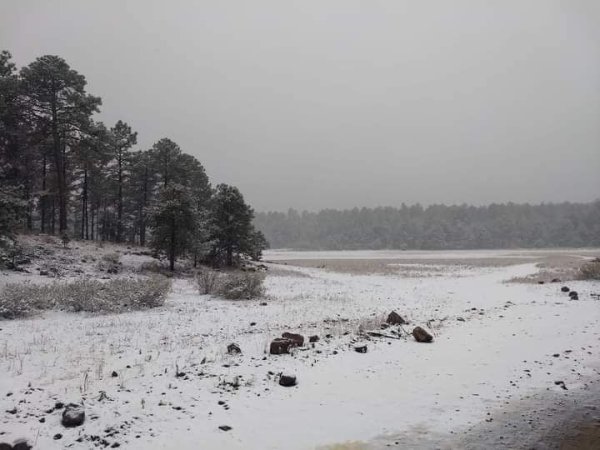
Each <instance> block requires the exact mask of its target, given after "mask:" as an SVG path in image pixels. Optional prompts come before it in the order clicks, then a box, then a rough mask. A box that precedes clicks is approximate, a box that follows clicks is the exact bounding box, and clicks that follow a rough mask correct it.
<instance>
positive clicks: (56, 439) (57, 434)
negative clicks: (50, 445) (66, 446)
mask: <svg viewBox="0 0 600 450" xmlns="http://www.w3.org/2000/svg"><path fill="white" fill-rule="evenodd" d="M59 439H62V434H60V433H56V434H55V435H54V440H55V441H58V440H59Z"/></svg>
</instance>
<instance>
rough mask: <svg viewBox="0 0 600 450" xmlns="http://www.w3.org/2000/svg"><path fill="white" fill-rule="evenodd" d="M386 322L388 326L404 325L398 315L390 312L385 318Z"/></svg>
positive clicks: (404, 322)
mask: <svg viewBox="0 0 600 450" xmlns="http://www.w3.org/2000/svg"><path fill="white" fill-rule="evenodd" d="M386 322H387V323H389V324H390V325H405V324H406V320H404V319H403V318H402V316H401V315H400V314H398V313H397V312H396V311H392V312H391V313H390V314H389V316H387V319H386Z"/></svg>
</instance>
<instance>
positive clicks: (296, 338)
mask: <svg viewBox="0 0 600 450" xmlns="http://www.w3.org/2000/svg"><path fill="white" fill-rule="evenodd" d="M281 337H283V338H285V339H288V340H290V341H292V344H293V345H295V346H297V347H302V346H303V345H304V336H302V335H301V334H294V333H283V334H282V335H281Z"/></svg>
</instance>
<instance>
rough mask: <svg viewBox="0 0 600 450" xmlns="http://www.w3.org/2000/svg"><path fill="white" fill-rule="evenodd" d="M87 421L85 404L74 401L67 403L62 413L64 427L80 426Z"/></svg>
mask: <svg viewBox="0 0 600 450" xmlns="http://www.w3.org/2000/svg"><path fill="white" fill-rule="evenodd" d="M84 421H85V410H84V409H83V406H80V405H75V404H73V403H71V404H69V405H67V406H66V407H65V410H64V411H63V414H62V424H63V426H64V427H67V428H71V427H78V426H79V425H82V424H83V422H84Z"/></svg>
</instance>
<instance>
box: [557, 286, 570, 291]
mask: <svg viewBox="0 0 600 450" xmlns="http://www.w3.org/2000/svg"><path fill="white" fill-rule="evenodd" d="M570 290H571V289H569V288H568V287H567V286H563V287H561V288H560V291H561V292H569V291H570Z"/></svg>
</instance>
